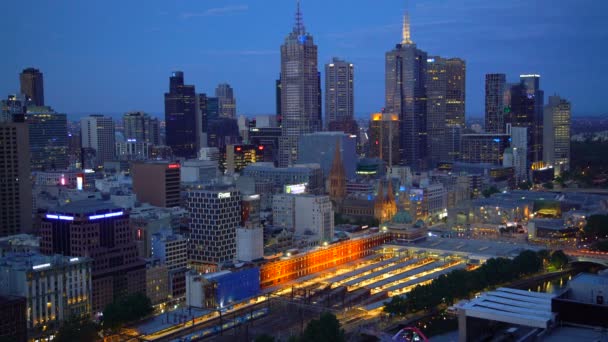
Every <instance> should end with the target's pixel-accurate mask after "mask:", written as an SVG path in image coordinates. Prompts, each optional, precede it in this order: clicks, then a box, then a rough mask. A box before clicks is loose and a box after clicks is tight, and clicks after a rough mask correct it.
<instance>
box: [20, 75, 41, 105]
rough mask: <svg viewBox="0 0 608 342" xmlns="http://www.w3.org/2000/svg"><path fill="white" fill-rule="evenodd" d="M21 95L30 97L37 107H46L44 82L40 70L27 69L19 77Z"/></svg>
mask: <svg viewBox="0 0 608 342" xmlns="http://www.w3.org/2000/svg"><path fill="white" fill-rule="evenodd" d="M19 79H20V81H21V93H22V94H24V95H25V96H27V97H28V99H29V100H31V101H32V102H33V104H34V105H35V106H44V81H43V78H42V73H41V72H40V70H38V69H34V68H27V69H24V70H23V71H22V72H21V74H20V75H19Z"/></svg>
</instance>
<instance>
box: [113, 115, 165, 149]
mask: <svg viewBox="0 0 608 342" xmlns="http://www.w3.org/2000/svg"><path fill="white" fill-rule="evenodd" d="M122 123H123V126H124V134H125V139H126V140H127V141H128V140H130V139H131V140H132V139H135V141H136V142H145V143H150V144H152V145H160V128H159V127H160V126H159V123H158V119H157V118H153V117H151V116H150V115H148V114H147V113H144V112H129V113H125V115H123V117H122Z"/></svg>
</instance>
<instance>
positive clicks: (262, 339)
mask: <svg viewBox="0 0 608 342" xmlns="http://www.w3.org/2000/svg"><path fill="white" fill-rule="evenodd" d="M254 342H274V337H272V336H271V335H268V334H262V335H258V336H257V337H256V338H255V340H254Z"/></svg>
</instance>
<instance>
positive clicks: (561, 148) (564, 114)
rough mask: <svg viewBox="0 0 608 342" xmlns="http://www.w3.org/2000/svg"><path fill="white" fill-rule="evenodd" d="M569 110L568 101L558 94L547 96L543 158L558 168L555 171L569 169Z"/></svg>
mask: <svg viewBox="0 0 608 342" xmlns="http://www.w3.org/2000/svg"><path fill="white" fill-rule="evenodd" d="M571 111H572V107H571V105H570V102H568V101H567V100H565V99H563V98H561V97H559V96H549V103H548V104H547V105H546V106H545V111H544V118H543V130H544V132H543V154H544V158H543V159H544V161H545V162H546V163H548V164H549V165H553V167H554V168H555V169H556V170H559V171H557V172H563V171H568V170H570V124H571V120H572V119H571V118H572V113H571Z"/></svg>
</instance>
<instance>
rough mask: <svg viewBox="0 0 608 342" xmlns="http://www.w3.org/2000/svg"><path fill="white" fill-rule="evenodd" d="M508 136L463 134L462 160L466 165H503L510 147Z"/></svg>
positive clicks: (461, 145) (461, 143) (461, 141)
mask: <svg viewBox="0 0 608 342" xmlns="http://www.w3.org/2000/svg"><path fill="white" fill-rule="evenodd" d="M510 138H511V137H510V136H509V135H508V134H463V135H462V137H461V140H460V160H461V161H462V162H465V163H491V164H494V165H502V160H503V156H504V153H505V149H506V148H508V147H509V146H510V141H509V140H510Z"/></svg>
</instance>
